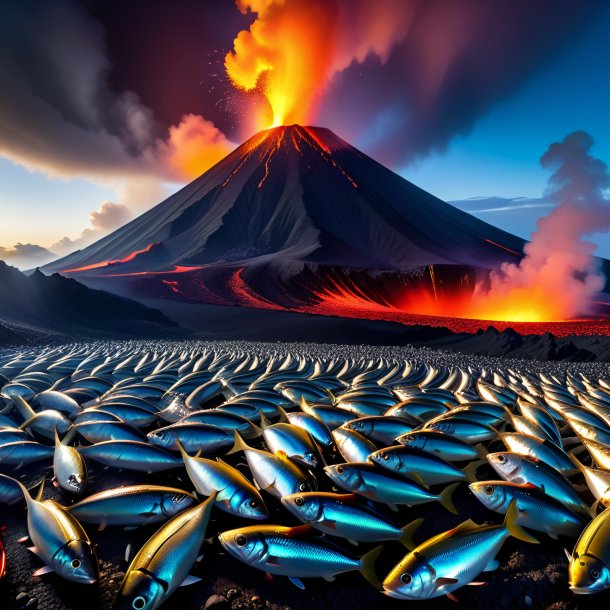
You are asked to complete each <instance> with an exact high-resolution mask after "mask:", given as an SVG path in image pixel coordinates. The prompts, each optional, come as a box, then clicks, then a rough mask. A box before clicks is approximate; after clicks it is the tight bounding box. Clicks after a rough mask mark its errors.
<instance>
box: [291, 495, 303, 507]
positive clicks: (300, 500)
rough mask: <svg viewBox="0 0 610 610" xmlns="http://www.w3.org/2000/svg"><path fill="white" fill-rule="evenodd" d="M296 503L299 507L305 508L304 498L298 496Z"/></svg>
mask: <svg viewBox="0 0 610 610" xmlns="http://www.w3.org/2000/svg"><path fill="white" fill-rule="evenodd" d="M294 503H295V504H296V505H297V506H303V504H305V500H303V498H301V496H297V497H296V498H295V499H294Z"/></svg>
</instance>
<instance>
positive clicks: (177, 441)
mask: <svg viewBox="0 0 610 610" xmlns="http://www.w3.org/2000/svg"><path fill="white" fill-rule="evenodd" d="M176 446H177V447H178V451H180V455H181V456H182V461H183V462H185V461H186V459H187V458H190V457H191V456H190V455H189V454H188V453H187V452H186V449H185V448H184V447H183V446H182V443H181V442H180V441H179V440H178V439H176Z"/></svg>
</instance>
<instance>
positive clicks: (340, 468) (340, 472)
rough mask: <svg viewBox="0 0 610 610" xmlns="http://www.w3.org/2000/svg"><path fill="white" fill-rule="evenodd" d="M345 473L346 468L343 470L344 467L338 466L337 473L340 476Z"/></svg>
mask: <svg viewBox="0 0 610 610" xmlns="http://www.w3.org/2000/svg"><path fill="white" fill-rule="evenodd" d="M344 471H345V468H343V466H337V472H338V473H339V474H343V472H344Z"/></svg>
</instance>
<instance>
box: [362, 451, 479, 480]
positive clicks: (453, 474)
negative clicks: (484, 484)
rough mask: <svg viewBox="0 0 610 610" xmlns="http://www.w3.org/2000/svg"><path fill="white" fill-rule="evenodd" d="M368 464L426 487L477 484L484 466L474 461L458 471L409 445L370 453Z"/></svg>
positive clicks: (454, 467)
mask: <svg viewBox="0 0 610 610" xmlns="http://www.w3.org/2000/svg"><path fill="white" fill-rule="evenodd" d="M367 461H369V462H373V463H374V464H377V465H378V466H381V467H382V468H385V469H387V470H390V471H392V472H396V473H398V474H402V475H404V476H407V477H409V476H411V477H413V476H415V477H416V479H417V480H419V481H420V482H423V483H424V484H426V485H438V484H442V483H451V482H453V481H470V482H473V481H476V472H477V468H478V467H479V466H481V465H482V464H484V462H483V461H482V460H474V461H472V462H470V463H469V464H468V465H467V466H464V468H458V467H457V466H455V465H454V464H452V463H451V462H448V461H446V460H443V459H442V458H440V457H438V456H436V455H435V454H434V453H428V452H426V451H423V450H421V449H415V448H413V447H410V446H408V445H394V446H392V447H386V448H384V449H379V450H378V451H374V452H373V453H371V454H370V455H369V456H368V458H367Z"/></svg>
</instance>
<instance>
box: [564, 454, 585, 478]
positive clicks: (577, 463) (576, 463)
mask: <svg viewBox="0 0 610 610" xmlns="http://www.w3.org/2000/svg"><path fill="white" fill-rule="evenodd" d="M568 457H569V458H570V459H571V460H572V463H573V464H574V466H576V468H578V470H580V472H582V473H583V474H585V465H584V464H583V463H582V462H581V461H580V460H579V459H578V458H577V457H576V455H574V452H573V451H570V452H569V453H568Z"/></svg>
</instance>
